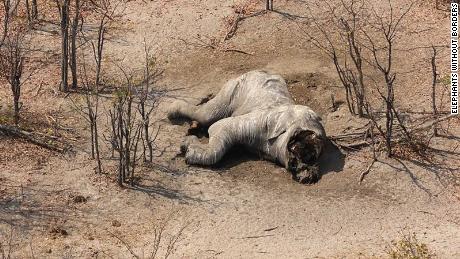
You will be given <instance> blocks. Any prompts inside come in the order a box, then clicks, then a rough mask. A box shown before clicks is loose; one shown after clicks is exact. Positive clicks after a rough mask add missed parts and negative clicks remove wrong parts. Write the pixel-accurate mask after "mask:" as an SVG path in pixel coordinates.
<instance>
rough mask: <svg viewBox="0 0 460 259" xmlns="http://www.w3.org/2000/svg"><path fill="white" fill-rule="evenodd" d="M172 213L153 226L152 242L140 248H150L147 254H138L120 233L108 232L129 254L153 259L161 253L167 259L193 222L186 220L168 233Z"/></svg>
mask: <svg viewBox="0 0 460 259" xmlns="http://www.w3.org/2000/svg"><path fill="white" fill-rule="evenodd" d="M174 215H175V213H171V214H170V215H169V216H168V217H167V218H166V219H165V220H164V221H162V222H160V223H159V224H158V225H157V226H155V228H154V232H153V240H152V242H151V243H150V244H148V245H146V247H144V248H143V249H142V250H144V249H145V248H147V249H148V250H151V251H150V253H149V254H148V256H145V255H143V256H142V257H141V256H139V255H138V254H137V253H136V252H135V249H134V248H133V246H132V245H131V244H130V243H129V242H127V241H126V240H125V239H123V238H122V237H121V236H120V235H117V234H115V233H109V234H110V235H111V236H112V237H114V238H116V239H117V240H118V241H120V242H121V243H122V244H123V245H124V246H125V248H126V249H127V250H128V252H129V253H130V254H131V256H133V257H134V258H148V259H155V258H158V257H159V256H160V254H162V255H163V256H162V258H165V259H167V258H169V257H170V256H172V255H173V254H174V253H175V251H176V249H177V247H178V245H179V243H180V241H181V239H182V238H183V236H184V232H185V230H186V229H187V228H189V227H190V226H191V225H192V223H193V222H192V221H187V222H185V223H184V224H181V226H180V227H179V229H178V230H177V231H175V233H173V234H168V233H167V228H168V226H169V222H170V221H171V220H172V217H173V216H174ZM160 250H161V251H160ZM143 254H144V253H143Z"/></svg>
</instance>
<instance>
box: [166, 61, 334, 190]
mask: <svg viewBox="0 0 460 259" xmlns="http://www.w3.org/2000/svg"><path fill="white" fill-rule="evenodd" d="M168 118H169V119H170V120H171V121H173V120H175V119H179V118H185V119H189V120H191V121H192V122H193V125H194V126H195V127H196V126H199V127H204V128H207V127H209V129H208V134H209V142H208V143H207V144H202V143H201V142H200V141H199V139H198V137H197V136H194V135H190V136H186V137H185V139H184V141H183V142H182V144H181V147H180V149H181V152H182V153H183V154H184V155H185V162H186V163H187V164H191V165H205V166H209V165H213V164H215V163H217V162H218V161H220V160H221V159H222V157H223V156H224V155H225V153H226V152H227V151H228V150H229V149H230V148H232V147H233V146H234V145H243V146H245V147H247V148H248V149H249V150H251V151H255V152H257V153H259V154H262V156H263V158H265V159H267V160H270V161H273V162H275V163H278V164H280V165H282V166H284V167H285V168H286V169H287V171H289V172H290V173H291V174H292V177H293V179H294V180H296V181H298V182H300V183H306V184H310V183H314V182H317V181H318V180H319V178H320V174H319V168H318V165H317V160H318V158H319V156H320V155H321V153H322V151H323V148H324V145H325V141H326V133H325V130H324V128H323V126H322V124H321V118H320V116H318V115H317V114H316V113H315V112H314V111H313V110H312V109H311V108H309V107H307V106H303V105H296V104H295V103H294V101H293V99H292V97H291V95H290V93H289V91H288V88H287V84H286V82H285V80H284V79H283V78H282V77H281V76H280V75H276V74H272V73H269V72H267V71H262V70H256V71H250V72H247V73H245V74H243V75H241V76H239V77H237V78H234V79H231V80H229V81H228V82H227V83H226V84H225V85H224V86H223V87H222V89H221V90H220V91H219V92H218V93H217V94H216V96H215V97H214V98H212V99H210V100H209V101H208V102H206V103H204V104H202V105H198V106H197V105H192V104H189V103H187V102H185V101H182V100H177V101H175V102H173V104H172V105H171V106H170V107H169V110H168Z"/></svg>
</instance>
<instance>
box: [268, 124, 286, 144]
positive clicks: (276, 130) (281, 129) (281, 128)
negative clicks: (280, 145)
mask: <svg viewBox="0 0 460 259" xmlns="http://www.w3.org/2000/svg"><path fill="white" fill-rule="evenodd" d="M270 126H272V127H270ZM267 130H268V140H269V141H270V142H273V141H275V140H276V139H277V138H278V137H279V136H280V135H281V134H283V133H285V132H286V125H284V124H283V123H279V122H278V123H276V125H267Z"/></svg>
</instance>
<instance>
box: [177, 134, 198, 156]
mask: <svg viewBox="0 0 460 259" xmlns="http://www.w3.org/2000/svg"><path fill="white" fill-rule="evenodd" d="M198 142H200V141H199V139H198V137H197V136H194V135H190V136H186V137H185V138H184V141H182V143H181V144H180V152H181V154H182V155H185V153H187V150H188V147H189V146H190V145H191V144H193V143H198Z"/></svg>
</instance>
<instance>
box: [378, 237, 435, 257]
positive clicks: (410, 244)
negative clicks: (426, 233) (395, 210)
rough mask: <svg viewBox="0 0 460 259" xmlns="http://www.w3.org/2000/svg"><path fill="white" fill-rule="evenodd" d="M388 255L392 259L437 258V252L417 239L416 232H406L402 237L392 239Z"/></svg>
mask: <svg viewBox="0 0 460 259" xmlns="http://www.w3.org/2000/svg"><path fill="white" fill-rule="evenodd" d="M387 255H388V256H389V257H390V258H392V259H428V258H435V254H434V253H433V252H432V251H430V249H429V248H428V246H427V245H426V244H424V243H422V242H420V241H419V240H418V239H417V237H416V235H415V233H411V234H404V235H403V236H402V238H401V239H399V240H394V241H392V243H391V246H390V247H389V248H388V250H387Z"/></svg>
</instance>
